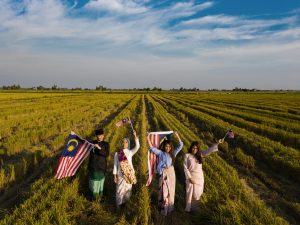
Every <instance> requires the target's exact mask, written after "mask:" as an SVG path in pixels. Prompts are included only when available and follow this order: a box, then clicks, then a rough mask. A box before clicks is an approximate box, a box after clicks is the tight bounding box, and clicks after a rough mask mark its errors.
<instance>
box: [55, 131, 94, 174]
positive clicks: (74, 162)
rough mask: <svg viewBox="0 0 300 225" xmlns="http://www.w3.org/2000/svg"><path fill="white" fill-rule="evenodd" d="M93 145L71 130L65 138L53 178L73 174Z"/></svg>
mask: <svg viewBox="0 0 300 225" xmlns="http://www.w3.org/2000/svg"><path fill="white" fill-rule="evenodd" d="M93 147H94V145H93V144H91V143H90V142H88V141H86V140H83V139H81V138H80V137H79V136H78V135H76V134H75V133H74V132H72V131H71V133H70V135H69V137H68V138H67V140H66V144H65V148H64V150H63V152H62V154H61V156H60V158H59V160H58V164H57V167H56V172H55V178H56V179H61V178H64V177H71V176H73V175H74V174H75V173H76V171H77V169H78V167H79V166H80V165H81V163H82V162H83V161H84V159H85V158H86V157H87V156H88V154H89V153H90V151H91V149H92V148H93Z"/></svg>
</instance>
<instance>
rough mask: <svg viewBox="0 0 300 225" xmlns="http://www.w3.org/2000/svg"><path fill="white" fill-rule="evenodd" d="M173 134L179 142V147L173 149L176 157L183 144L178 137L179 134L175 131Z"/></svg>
mask: <svg viewBox="0 0 300 225" xmlns="http://www.w3.org/2000/svg"><path fill="white" fill-rule="evenodd" d="M174 134H175V135H176V137H177V139H178V141H179V145H178V146H177V147H176V148H175V151H174V154H175V157H176V155H177V154H178V153H179V152H180V151H181V149H182V147H183V142H182V141H181V138H180V137H179V134H178V133H177V131H175V132H174Z"/></svg>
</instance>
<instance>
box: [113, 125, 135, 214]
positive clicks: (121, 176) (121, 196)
mask: <svg viewBox="0 0 300 225" xmlns="http://www.w3.org/2000/svg"><path fill="white" fill-rule="evenodd" d="M133 135H134V139H135V147H134V148H132V149H130V140H129V138H124V139H123V141H122V146H121V149H119V150H117V152H116V153H115V155H114V168H113V175H114V182H115V183H116V205H117V209H119V208H120V206H121V205H122V204H124V203H125V202H126V201H127V200H128V199H129V198H130V196H131V191H132V185H133V184H136V182H137V181H136V176H135V171H134V168H133V164H132V157H133V155H134V154H135V153H137V151H138V150H139V148H140V141H139V139H138V137H137V135H136V132H135V130H133Z"/></svg>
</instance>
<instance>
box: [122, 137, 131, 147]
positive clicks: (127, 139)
mask: <svg viewBox="0 0 300 225" xmlns="http://www.w3.org/2000/svg"><path fill="white" fill-rule="evenodd" d="M125 140H126V141H127V142H128V149H130V140H129V138H123V140H122V143H121V148H122V149H123V142H124V141H125Z"/></svg>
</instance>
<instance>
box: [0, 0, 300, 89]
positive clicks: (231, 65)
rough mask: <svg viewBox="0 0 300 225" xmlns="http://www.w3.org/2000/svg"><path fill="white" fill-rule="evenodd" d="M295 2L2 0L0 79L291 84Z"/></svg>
mask: <svg viewBox="0 0 300 225" xmlns="http://www.w3.org/2000/svg"><path fill="white" fill-rule="evenodd" d="M299 58H300V1H298V0H297V1H296V0H285V1H283V0H282V1H281V0H277V1H271V0H260V1H259V0H252V1H250V0H216V1H197V0H194V1H170V0H161V1H153V0H93V1H92V0H1V1H0V85H10V84H15V83H17V84H20V85H21V86H25V87H31V86H37V85H44V86H52V85H53V84H57V85H58V86H61V87H79V86H80V87H89V88H94V87H95V86H96V85H100V84H101V85H105V86H108V87H112V88H132V87H153V86H159V87H162V88H172V87H175V88H176V87H181V86H183V87H197V88H200V89H209V88H234V87H236V86H237V87H245V88H260V89H300V74H299V71H300V65H299Z"/></svg>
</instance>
